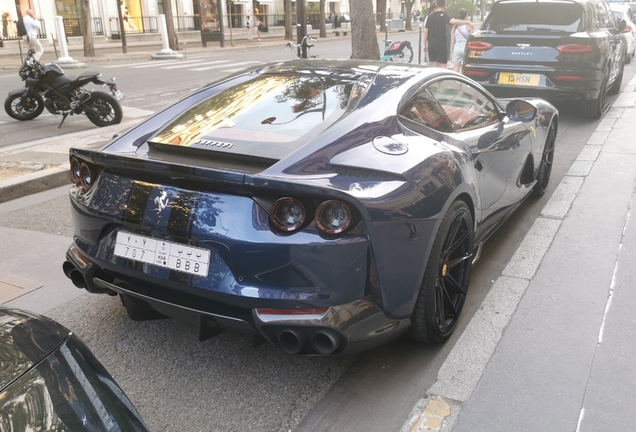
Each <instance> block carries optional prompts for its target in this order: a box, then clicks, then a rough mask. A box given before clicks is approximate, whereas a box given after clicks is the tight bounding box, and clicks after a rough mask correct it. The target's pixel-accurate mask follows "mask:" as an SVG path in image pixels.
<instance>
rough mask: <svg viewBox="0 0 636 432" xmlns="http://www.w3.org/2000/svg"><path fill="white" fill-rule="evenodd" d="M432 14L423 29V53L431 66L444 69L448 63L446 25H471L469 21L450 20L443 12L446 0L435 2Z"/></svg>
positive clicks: (446, 13)
mask: <svg viewBox="0 0 636 432" xmlns="http://www.w3.org/2000/svg"><path fill="white" fill-rule="evenodd" d="M435 4H436V7H435V9H433V12H432V13H431V14H430V15H429V16H428V17H426V26H425V27H424V52H425V53H428V58H429V60H430V61H431V64H432V65H433V66H436V67H437V66H440V67H446V64H447V63H448V40H447V38H446V26H447V25H455V24H458V25H462V24H471V22H470V21H469V20H460V19H456V18H451V16H450V15H449V14H448V12H446V11H445V10H444V8H445V7H446V0H437V1H436V2H435Z"/></svg>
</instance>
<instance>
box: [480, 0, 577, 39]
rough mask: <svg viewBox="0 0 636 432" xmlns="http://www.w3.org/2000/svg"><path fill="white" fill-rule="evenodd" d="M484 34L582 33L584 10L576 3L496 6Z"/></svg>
mask: <svg viewBox="0 0 636 432" xmlns="http://www.w3.org/2000/svg"><path fill="white" fill-rule="evenodd" d="M482 30H492V31H495V32H497V33H501V32H537V33H543V32H545V33H549V32H567V33H575V32H578V31H582V30H583V8H582V7H581V6H579V5H578V4H576V3H549V2H533V3H525V2H524V3H514V2H510V3H500V4H495V5H494V6H493V8H492V11H491V13H490V16H489V17H488V19H487V21H486V22H485V23H484V26H483V27H482Z"/></svg>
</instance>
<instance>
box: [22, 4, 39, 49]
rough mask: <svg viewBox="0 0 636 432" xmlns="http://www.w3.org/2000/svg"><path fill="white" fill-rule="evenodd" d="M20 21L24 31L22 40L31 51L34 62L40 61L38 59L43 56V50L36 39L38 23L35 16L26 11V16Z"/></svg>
mask: <svg viewBox="0 0 636 432" xmlns="http://www.w3.org/2000/svg"><path fill="white" fill-rule="evenodd" d="M22 21H23V22H24V29H25V30H26V35H25V36H24V40H25V41H26V43H27V45H28V46H29V49H33V51H34V52H33V57H34V58H35V59H36V60H40V57H42V54H44V48H42V44H41V43H40V41H39V39H38V31H39V30H40V23H39V22H38V21H37V19H36V18H35V14H34V13H33V11H32V10H31V9H27V10H26V15H25V16H24V17H23V18H22Z"/></svg>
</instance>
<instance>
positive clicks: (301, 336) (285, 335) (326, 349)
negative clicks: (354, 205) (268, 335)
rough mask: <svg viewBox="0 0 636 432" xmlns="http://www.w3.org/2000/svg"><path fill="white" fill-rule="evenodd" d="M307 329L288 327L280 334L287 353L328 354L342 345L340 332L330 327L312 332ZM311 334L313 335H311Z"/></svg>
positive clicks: (281, 343) (280, 341)
mask: <svg viewBox="0 0 636 432" xmlns="http://www.w3.org/2000/svg"><path fill="white" fill-rule="evenodd" d="M311 331H312V329H311V328H310V327H308V328H306V329H300V328H287V329H284V330H283V331H281V332H280V333H279V335H278V342H279V344H280V347H281V348H282V349H283V351H285V352H286V353H287V354H300V353H303V354H318V355H322V356H328V355H331V354H333V353H334V352H336V350H337V349H338V348H339V347H340V342H341V338H340V336H339V335H338V333H337V332H336V331H334V330H330V329H321V330H318V331H315V332H313V334H311V333H310V332H311ZM310 334H311V337H309V335H310Z"/></svg>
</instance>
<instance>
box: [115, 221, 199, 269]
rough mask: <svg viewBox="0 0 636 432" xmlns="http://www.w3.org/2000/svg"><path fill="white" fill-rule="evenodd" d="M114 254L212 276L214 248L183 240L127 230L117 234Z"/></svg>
mask: <svg viewBox="0 0 636 432" xmlns="http://www.w3.org/2000/svg"><path fill="white" fill-rule="evenodd" d="M114 253H115V256H118V257H122V258H127V259H130V260H133V261H139V262H143V263H146V264H152V265H156V266H159V267H164V268H169V269H171V270H175V271H179V272H183V273H188V274H193V275H196V276H202V277H207V276H208V268H209V267H210V251H209V250H208V249H203V248H198V247H193V246H186V245H184V244H181V243H175V242H170V241H166V240H159V239H155V238H152V237H146V236H141V235H138V234H131V233H127V232H125V231H119V232H118V233H117V239H116V240H115V252H114Z"/></svg>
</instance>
